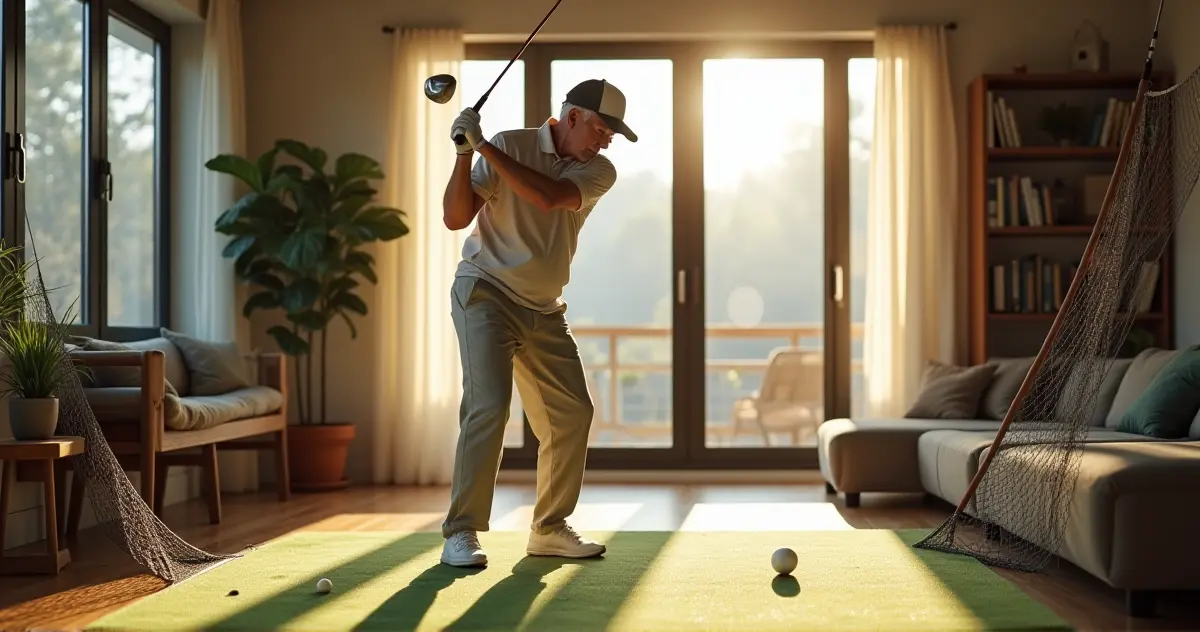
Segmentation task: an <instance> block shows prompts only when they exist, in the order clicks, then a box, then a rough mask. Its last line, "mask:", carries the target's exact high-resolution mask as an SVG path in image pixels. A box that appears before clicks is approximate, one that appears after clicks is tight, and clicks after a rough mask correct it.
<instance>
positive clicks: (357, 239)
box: [205, 140, 408, 425]
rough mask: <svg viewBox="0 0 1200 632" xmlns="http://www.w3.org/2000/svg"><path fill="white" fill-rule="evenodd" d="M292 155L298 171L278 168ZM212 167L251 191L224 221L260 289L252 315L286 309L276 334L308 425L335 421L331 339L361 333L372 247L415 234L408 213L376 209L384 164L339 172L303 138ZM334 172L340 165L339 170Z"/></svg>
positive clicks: (356, 163)
mask: <svg viewBox="0 0 1200 632" xmlns="http://www.w3.org/2000/svg"><path fill="white" fill-rule="evenodd" d="M287 156H290V157H291V158H293V159H295V161H296V162H297V163H298V164H277V163H279V162H280V161H279V160H278V159H279V158H283V157H287ZM205 166H206V167H207V168H208V169H209V170H211V171H215V172H219V173H224V174H228V175H230V176H233V177H234V178H237V179H238V180H239V181H241V182H242V183H243V184H244V185H246V187H248V189H249V191H248V192H246V193H245V195H243V196H242V197H241V198H240V199H239V200H238V201H237V202H236V203H235V204H234V205H233V206H232V207H231V208H229V209H228V210H226V211H225V212H224V213H222V214H221V216H220V217H219V218H218V219H217V221H216V230H217V231H218V232H220V233H222V234H224V235H228V236H230V237H231V239H230V241H229V243H228V244H227V245H226V246H225V249H224V252H223V255H224V256H225V257H227V258H232V259H234V260H235V264H234V268H235V271H236V274H237V277H238V278H239V279H241V280H243V281H247V282H249V283H250V284H252V285H253V286H254V287H255V288H256V289H257V291H256V292H255V293H254V294H253V295H251V296H250V297H249V299H247V301H246V304H245V305H244V307H243V310H242V313H243V315H245V316H246V317H249V316H250V315H251V314H252V313H253V312H254V311H255V310H260V309H281V310H283V313H284V315H285V316H286V318H287V320H288V323H289V324H288V325H287V326H284V325H275V326H273V327H271V328H270V329H269V330H268V333H269V334H270V335H271V337H272V338H273V339H274V340H275V342H276V343H277V344H278V345H279V348H280V350H281V351H282V352H283V353H285V354H286V355H288V356H290V357H291V358H292V360H293V364H296V363H299V362H301V361H303V365H304V377H305V379H304V380H303V382H302V381H301V380H300V373H299V372H297V374H296V375H297V380H296V381H297V400H298V401H299V403H300V411H299V413H300V415H299V416H300V423H301V424H302V425H307V424H312V423H319V424H325V423H326V414H325V413H326V409H325V387H326V379H325V359H326V353H325V349H326V333H327V330H328V327H329V325H330V324H331V323H332V322H333V320H334V319H341V320H342V321H344V322H345V323H346V325H347V326H349V328H350V335H351V337H352V338H356V337H357V336H358V331H357V329H356V327H355V326H354V321H353V319H352V318H351V317H352V316H353V315H356V314H357V315H359V316H363V315H366V313H367V304H366V303H365V302H364V301H363V299H362V298H361V297H360V296H358V295H357V294H356V293H355V288H357V287H358V286H359V285H360V281H361V280H366V281H368V282H370V283H372V284H374V283H377V282H378V278H377V276H376V274H375V259H374V257H373V256H372V255H371V254H370V253H369V252H367V251H366V250H364V248H363V247H364V246H366V245H368V244H370V243H372V242H377V241H391V240H393V239H397V238H399V237H403V236H404V235H406V234H408V227H407V226H406V225H405V223H404V212H403V211H401V210H399V209H395V208H390V207H386V206H379V205H376V204H374V201H375V197H376V194H377V193H378V191H377V190H376V189H375V181H377V180H382V179H383V177H384V175H383V172H382V171H381V169H380V165H379V163H378V162H376V161H375V160H374V159H372V158H369V157H367V156H364V155H362V154H359V153H353V152H352V153H346V154H342V155H341V156H339V157H338V158H337V159H336V160H335V161H334V162H333V164H332V165H330V164H329V159H328V155H327V154H326V152H325V151H324V150H322V149H319V148H317V147H310V146H308V145H306V144H304V143H302V142H299V141H295V140H279V141H277V142H276V144H275V146H274V147H273V148H272V149H270V150H269V151H267V152H264V153H263V154H262V155H261V156H258V158H257V159H255V160H253V161H252V160H249V159H247V158H244V157H241V156H236V155H231V154H222V155H220V156H217V157H215V158H212V159H211V160H209V161H208V162H207V163H206V164H205ZM331 167H332V168H331ZM314 337H316V338H318V343H319V345H320V349H321V354H320V356H321V357H320V366H319V367H318V379H319V380H320V397H319V399H320V402H321V409H320V414H319V415H317V416H314V414H313V410H312V395H313V388H312V377H313V376H312V372H313V366H312V357H311V356H312V350H313V348H314Z"/></svg>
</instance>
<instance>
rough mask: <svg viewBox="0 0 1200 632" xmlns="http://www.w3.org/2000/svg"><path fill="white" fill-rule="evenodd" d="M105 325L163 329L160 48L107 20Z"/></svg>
mask: <svg viewBox="0 0 1200 632" xmlns="http://www.w3.org/2000/svg"><path fill="white" fill-rule="evenodd" d="M108 28H109V35H108V160H109V162H111V163H112V177H113V194H112V200H111V201H110V202H109V203H108V245H107V248H106V249H105V250H106V252H107V258H108V283H107V292H108V310H107V311H108V324H109V325H111V326H116V327H152V326H154V325H156V324H158V318H157V316H158V310H157V309H156V306H157V300H156V299H157V292H156V291H155V289H156V288H155V287H154V276H155V268H156V267H157V266H156V265H155V264H156V263H157V262H156V261H155V251H156V245H157V239H156V237H157V231H156V228H157V227H156V224H157V222H156V219H157V218H156V215H155V210H156V208H157V204H156V201H157V200H156V194H157V189H158V186H157V185H158V180H157V171H158V170H157V167H158V164H157V160H156V159H155V153H156V151H155V150H156V149H157V144H158V135H157V130H158V127H157V118H158V111H157V109H156V105H157V94H156V87H157V79H158V78H157V69H156V59H157V53H156V49H157V46H156V44H155V42H154V40H153V39H152V38H150V37H149V36H148V35H145V34H143V33H141V32H140V31H137V30H134V29H133V28H131V27H130V26H128V25H126V24H125V23H124V22H122V21H121V20H119V19H117V18H114V17H109V19H108Z"/></svg>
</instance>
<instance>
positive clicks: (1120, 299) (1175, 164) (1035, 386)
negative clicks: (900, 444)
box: [916, 71, 1200, 571]
mask: <svg viewBox="0 0 1200 632" xmlns="http://www.w3.org/2000/svg"><path fill="white" fill-rule="evenodd" d="M1198 174H1200V75H1198V74H1197V71H1193V72H1192V74H1191V75H1190V76H1188V77H1186V78H1185V79H1184V80H1182V81H1181V82H1178V83H1177V84H1176V85H1174V86H1172V87H1170V88H1168V89H1164V90H1160V91H1152V90H1149V89H1148V88H1147V89H1146V90H1145V91H1144V92H1142V91H1139V97H1138V99H1136V100H1135V102H1134V104H1133V106H1132V108H1131V114H1130V120H1129V122H1128V128H1127V129H1126V131H1125V136H1124V140H1123V143H1122V146H1121V154H1120V157H1119V158H1118V160H1117V167H1116V169H1115V170H1114V173H1113V176H1112V181H1111V182H1110V184H1109V191H1108V195H1107V196H1106V199H1105V205H1104V206H1103V207H1102V209H1101V212H1100V215H1099V217H1098V218H1097V220H1096V225H1095V227H1094V228H1093V230H1092V234H1091V237H1090V238H1089V241H1088V246H1087V248H1086V249H1085V252H1084V255H1083V258H1082V259H1081V261H1080V262H1079V268H1078V270H1077V272H1076V273H1075V277H1074V278H1073V280H1072V282H1071V286H1070V289H1069V291H1068V292H1067V295H1066V298H1065V299H1064V301H1063V303H1062V305H1061V308H1060V310H1059V313H1058V314H1057V315H1056V321H1055V325H1054V326H1052V328H1051V331H1050V334H1049V335H1047V337H1046V340H1045V342H1044V343H1043V347H1042V350H1041V352H1040V353H1039V356H1038V358H1039V359H1041V364H1040V366H1039V363H1038V360H1037V359H1035V361H1034V364H1033V366H1032V367H1031V369H1030V371H1029V373H1028V374H1027V375H1026V378H1025V383H1024V384H1023V385H1022V392H1024V397H1022V396H1021V392H1018V395H1017V397H1016V398H1015V399H1014V401H1013V403H1012V406H1011V408H1010V410H1009V412H1008V417H1009V419H1006V421H1008V422H1009V424H1010V425H1009V426H1008V427H1007V432H1004V429H1003V426H1002V429H1001V431H1000V432H999V433H997V439H998V441H996V442H993V443H992V445H991V446H990V447H989V448H987V449H986V450H985V451H984V453H983V454H981V455H980V457H979V462H980V466H979V470H980V471H981V472H982V475H981V476H980V477H979V481H978V486H977V488H976V490H975V493H974V495H973V496H971V495H970V492H969V491H968V493H967V494H966V495H965V496H964V503H962V504H960V506H959V511H956V512H955V514H954V515H953V516H951V517H950V518H949V519H948V520H947V521H946V522H945V523H943V524H942V525H941V526H940V527H939V528H938V529H936V530H935V531H934V532H933V533H931V534H930V535H929V536H928V537H926V538H925V539H924V540H922V541H921V542H919V543H917V544H916V546H917V547H920V548H925V549H934V550H940V551H946V552H953V553H960V554H966V555H970V556H972V557H975V558H977V559H979V560H980V561H983V562H984V563H987V564H990V565H994V566H999V567H1005V568H1012V569H1017V570H1025V571H1038V570H1041V569H1043V568H1045V567H1046V566H1047V565H1048V564H1049V562H1050V561H1051V560H1052V559H1053V557H1054V556H1055V555H1056V554H1057V553H1058V551H1059V548H1060V546H1061V544H1062V541H1063V537H1064V533H1065V527H1066V524H1067V520H1068V518H1069V514H1070V507H1071V498H1072V495H1073V493H1074V489H1075V480H1076V475H1077V474H1078V469H1079V465H1080V462H1081V460H1082V449H1083V445H1084V440H1085V438H1086V437H1087V435H1088V431H1089V429H1094V428H1092V426H1091V420H1092V419H1093V418H1094V413H1095V412H1096V406H1097V401H1098V396H1099V393H1100V389H1101V385H1102V384H1103V383H1104V381H1105V376H1106V375H1107V374H1108V372H1109V370H1110V368H1111V367H1112V366H1113V363H1114V360H1115V359H1116V357H1117V356H1118V353H1119V351H1120V348H1121V347H1122V345H1123V343H1124V342H1125V341H1126V339H1127V337H1128V335H1129V332H1130V330H1131V328H1132V326H1133V324H1134V322H1135V321H1136V320H1137V318H1138V309H1137V307H1138V304H1139V302H1140V300H1139V299H1142V298H1149V296H1147V295H1144V294H1143V293H1153V292H1154V289H1155V286H1156V285H1157V283H1155V282H1153V280H1154V279H1155V278H1156V277H1154V276H1153V275H1148V274H1146V273H1145V271H1146V270H1147V269H1148V268H1147V267H1146V266H1147V264H1151V265H1152V262H1157V261H1159V259H1160V257H1161V256H1162V255H1163V254H1164V251H1165V249H1166V248H1167V246H1168V244H1169V243H1170V241H1169V239H1170V237H1171V234H1172V233H1173V232H1174V230H1175V227H1176V222H1177V221H1178V219H1179V217H1180V213H1181V212H1182V211H1183V210H1184V207H1185V205H1186V204H1187V202H1188V201H1189V199H1190V198H1191V195H1192V191H1193V189H1194V188H1195V185H1196V180H1197V176H1198ZM1056 328H1057V329H1056ZM992 452H995V454H991V453H992ZM989 457H990V458H991V461H990V464H989V463H987V459H988V458H989Z"/></svg>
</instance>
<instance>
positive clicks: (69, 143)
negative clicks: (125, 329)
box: [25, 0, 87, 322]
mask: <svg viewBox="0 0 1200 632" xmlns="http://www.w3.org/2000/svg"><path fill="white" fill-rule="evenodd" d="M83 12H84V6H83V3H81V2H78V1H77V0H26V3H25V129H26V133H27V139H26V142H25V147H26V152H27V156H28V167H27V170H26V176H25V177H26V179H25V216H26V229H25V248H26V254H27V255H28V256H29V257H32V255H33V246H36V248H37V256H38V257H39V258H40V264H39V265H40V267H41V271H42V278H43V279H44V280H45V283H46V289H47V290H50V305H51V309H53V310H54V315H55V317H56V318H58V319H62V318H63V317H64V312H65V309H66V308H67V307H68V306H72V304H73V309H74V314H75V322H83V318H82V317H81V315H80V314H81V313H82V311H83V310H85V309H86V305H85V304H84V301H83V298H82V296H81V294H82V291H83V284H84V279H85V276H84V256H83V253H84V252H85V249H84V247H83V244H84V236H85V235H87V224H86V215H85V214H84V208H85V206H84V203H83V200H84V180H83V173H84V156H85V155H86V154H85V148H86V142H85V141H86V138H85V137H84V125H83V121H84V108H83V105H84V104H83V82H84V64H83V60H84V56H83V30H84V29H83V24H84V20H83ZM31 233H32V240H33V241H31Z"/></svg>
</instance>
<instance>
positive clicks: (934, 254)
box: [863, 26, 959, 417]
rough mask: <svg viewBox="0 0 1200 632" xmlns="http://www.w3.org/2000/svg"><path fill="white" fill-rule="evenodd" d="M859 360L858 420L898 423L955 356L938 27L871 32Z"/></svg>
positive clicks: (953, 211) (954, 159)
mask: <svg viewBox="0 0 1200 632" xmlns="http://www.w3.org/2000/svg"><path fill="white" fill-rule="evenodd" d="M875 59H876V83H875V140H874V144H873V147H872V155H871V175H870V196H869V198H870V199H869V203H868V204H869V206H868V209H869V210H868V233H867V249H866V251H867V264H866V268H867V269H866V279H867V292H866V306H865V307H866V310H865V312H866V317H865V323H864V326H863V336H864V340H863V360H864V377H865V390H866V397H867V406H866V408H867V414H868V415H869V416H886V417H891V416H898V415H902V414H903V413H904V411H905V410H906V409H907V408H908V406H909V404H910V403H911V402H912V400H913V398H914V397H915V395H916V393H917V389H918V388H919V386H920V380H921V373H922V371H923V368H924V364H925V362H926V360H937V361H941V362H951V361H952V360H953V354H954V332H955V327H954V325H955V323H954V313H955V312H954V309H955V300H956V298H957V297H956V296H955V281H954V279H955V277H954V261H955V260H954V256H955V249H954V236H955V235H956V234H957V226H958V178H959V164H958V155H957V141H956V138H955V122H954V121H955V117H954V102H953V99H952V97H951V87H950V72H949V67H948V63H947V55H946V33H945V30H944V29H943V28H942V27H941V26H883V27H880V28H879V29H878V30H877V31H876V34H875Z"/></svg>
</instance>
